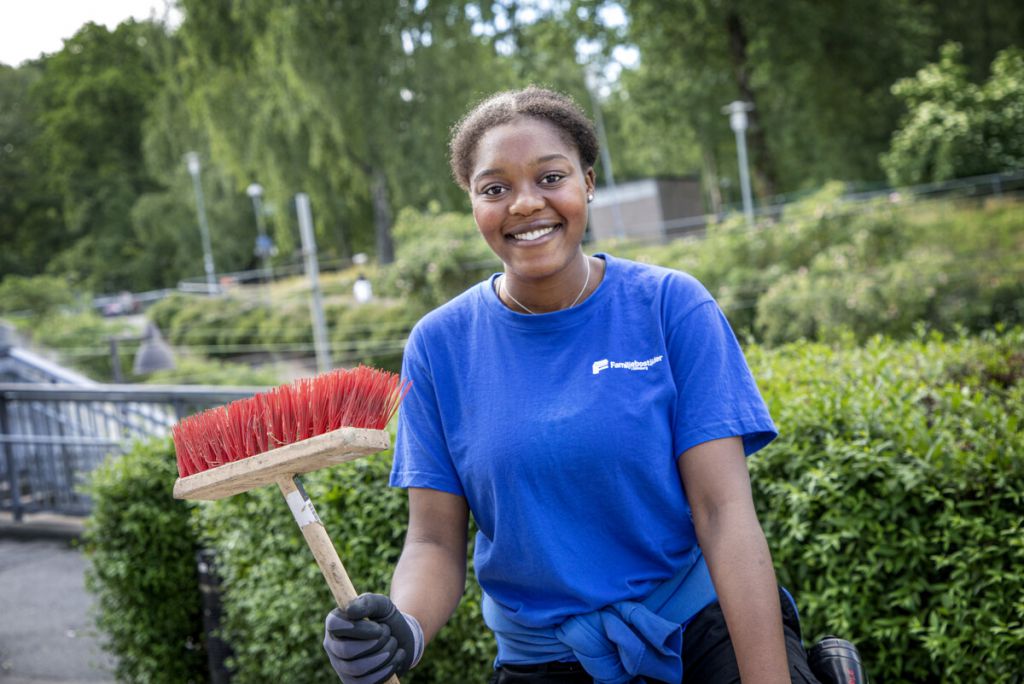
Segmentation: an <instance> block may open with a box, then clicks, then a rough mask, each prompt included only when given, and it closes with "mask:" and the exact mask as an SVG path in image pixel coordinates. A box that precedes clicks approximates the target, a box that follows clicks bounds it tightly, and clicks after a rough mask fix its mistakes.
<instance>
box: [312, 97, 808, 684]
mask: <svg viewBox="0 0 1024 684" xmlns="http://www.w3.org/2000/svg"><path fill="white" fill-rule="evenodd" d="M597 153H598V147H597V140H596V136H595V134H594V129H593V127H592V125H591V123H590V121H589V120H588V119H587V118H586V116H585V115H584V114H583V113H582V112H581V111H580V109H579V108H578V107H577V106H576V105H575V104H574V103H573V102H572V101H571V100H569V99H568V98H566V97H565V96H563V95H560V94H558V93H554V92H551V91H548V90H543V89H539V88H534V87H531V88H527V89H525V90H520V91H514V92H504V93H499V94H497V95H494V96H493V97H491V98H489V99H488V100H486V101H484V102H482V103H481V104H480V105H478V106H477V107H476V108H475V109H474V110H472V111H471V112H470V113H469V114H468V115H467V116H466V117H465V118H464V119H463V120H462V121H461V122H460V123H459V124H458V125H457V126H456V128H455V131H454V135H453V138H452V141H451V164H452V170H453V172H454V175H455V178H456V180H457V181H458V182H459V184H460V185H461V186H462V187H463V188H464V189H465V190H466V191H467V192H468V193H469V197H470V199H471V201H472V207H473V216H474V218H475V220H476V224H477V226H478V228H479V230H480V234H481V235H482V236H483V238H484V240H486V241H487V244H488V245H489V246H490V248H491V249H492V250H493V251H494V253H495V254H496V255H497V256H498V258H500V259H501V261H502V263H503V264H504V270H503V272H502V273H500V274H496V275H494V276H492V277H491V278H489V279H488V280H487V281H486V282H483V283H480V284H478V285H477V286H475V287H473V288H471V289H470V290H468V291H466V292H465V293H463V294H462V295H460V296H459V297H457V298H455V299H454V300H452V301H450V302H449V303H447V304H445V305H444V306H442V307H440V308H439V309H437V310H435V311H433V312H432V313H430V314H428V315H427V316H426V317H424V319H423V320H422V321H420V322H419V323H418V324H417V326H416V328H415V329H414V330H413V332H412V334H411V336H410V338H409V342H408V345H407V347H406V351H405V358H404V361H403V372H402V374H403V376H404V377H406V378H409V379H411V380H412V381H413V384H412V391H411V393H410V394H409V396H408V397H407V398H406V399H405V402H404V403H403V405H402V409H401V411H400V415H399V423H398V435H397V439H396V442H395V461H394V469H393V472H392V477H391V484H392V485H394V486H397V487H403V488H407V489H408V496H409V531H408V536H407V538H406V541H405V546H404V549H403V552H402V556H401V558H400V560H399V562H398V565H397V567H396V569H395V573H394V578H393V582H392V588H391V596H390V598H388V597H385V596H382V595H380V594H367V595H364V596H362V597H360V598H359V599H357V600H356V601H354V602H353V603H352V604H351V605H350V606H349V607H348V608H347V610H345V611H340V610H335V611H332V612H331V614H330V615H329V616H328V618H327V625H326V634H325V638H324V646H325V649H326V650H327V653H328V655H329V657H330V659H331V662H332V664H333V665H334V667H335V669H336V671H337V672H338V674H339V676H340V677H341V679H342V681H344V682H346V684H371V683H375V682H378V681H382V680H384V679H386V678H387V676H389V675H391V674H393V673H397V674H399V675H401V674H403V673H405V672H406V671H408V670H409V669H410V668H411V667H414V666H415V665H416V663H417V662H418V661H419V659H420V657H421V656H422V654H423V652H424V649H425V647H426V646H427V645H429V643H430V640H431V639H432V638H433V637H434V635H435V634H437V632H438V630H440V629H441V627H442V626H443V625H444V624H445V622H446V621H447V620H448V618H449V617H450V616H451V614H452V612H453V611H454V610H455V607H456V605H457V604H458V602H459V598H460V596H461V594H462V590H463V586H464V582H465V573H466V548H467V545H466V531H467V523H468V518H469V515H470V513H472V515H473V517H474V519H475V520H476V523H477V525H478V527H479V530H480V531H479V534H478V535H477V538H476V550H475V563H476V573H477V579H478V581H479V583H480V586H481V588H482V589H483V592H484V603H483V615H484V620H485V621H486V623H487V625H488V626H489V627H490V628H491V629H492V630H493V631H494V634H495V637H496V639H497V643H498V655H497V659H496V663H495V666H496V670H495V674H494V676H493V677H492V678H491V681H492V682H500V683H505V682H566V683H568V682H591V681H596V682H615V683H618V682H640V681H647V682H671V683H673V684H675V683H678V682H687V683H690V682H736V681H739V678H740V677H742V679H743V681H744V682H758V683H775V682H778V683H783V682H790V681H792V682H816V681H817V680H816V679H815V678H814V676H813V675H812V674H811V672H810V670H809V668H808V665H807V661H806V654H805V653H804V650H803V648H802V647H801V644H800V636H799V624H798V621H797V616H796V614H795V611H794V609H793V606H792V605H791V602H790V600H789V599H788V597H787V596H785V595H783V596H782V598H781V599H780V589H779V587H778V586H777V584H776V579H775V573H774V570H773V568H772V559H771V555H770V553H769V551H768V545H767V543H766V542H765V537H764V534H763V532H762V530H761V526H760V523H759V522H758V520H757V517H756V514H755V511H754V504H753V501H752V497H751V490H750V481H749V478H748V474H747V467H746V462H745V457H746V456H748V455H750V454H751V453H753V452H755V451H757V450H758V449H760V448H761V447H763V446H765V445H766V444H767V443H768V442H770V441H771V440H772V439H773V438H774V437H775V435H776V429H775V426H774V424H773V423H772V420H771V418H770V416H769V415H768V411H767V409H766V408H765V405H764V402H763V401H762V399H761V396H760V394H759V393H758V389H757V387H756V385H755V383H754V379H753V378H752V377H751V374H750V371H749V370H748V368H747V364H746V362H745V360H744V358H743V354H742V352H741V350H740V348H739V345H738V344H737V342H736V339H735V337H734V335H733V333H732V331H731V329H730V328H729V324H728V322H727V321H726V319H725V317H724V316H723V315H722V312H721V311H720V310H719V308H718V306H717V305H716V303H715V301H714V300H713V299H712V297H711V295H710V294H709V293H708V292H707V290H706V289H705V288H704V287H703V286H701V284H700V283H698V282H697V281H696V280H695V279H693V278H692V277H690V276H688V275H686V274H684V273H680V272H678V271H672V270H669V269H665V268H659V267H656V266H648V265H643V264H638V263H634V262H630V261H626V260H622V259H616V258H614V257H612V256H609V255H602V254H596V255H592V256H588V255H587V254H585V253H584V252H583V250H582V249H581V243H582V240H583V236H584V231H585V229H586V226H587V216H588V207H587V205H588V203H589V202H590V201H591V200H593V197H594V192H595V183H594V169H593V165H594V162H595V160H596V159H597Z"/></svg>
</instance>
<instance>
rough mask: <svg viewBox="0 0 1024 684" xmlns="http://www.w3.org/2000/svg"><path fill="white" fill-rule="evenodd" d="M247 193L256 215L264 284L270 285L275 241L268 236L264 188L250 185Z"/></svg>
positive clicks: (258, 251) (257, 248)
mask: <svg viewBox="0 0 1024 684" xmlns="http://www.w3.org/2000/svg"><path fill="white" fill-rule="evenodd" d="M245 193H246V194H247V195H249V198H250V199H252V210H253V213H255V214H256V232H257V235H256V256H258V257H259V258H260V263H261V264H262V266H263V274H262V278H263V282H264V283H269V282H270V279H271V277H272V275H273V272H272V271H271V265H270V257H271V256H273V254H274V241H273V240H271V239H270V236H269V235H267V226H266V223H265V222H264V214H263V186H262V185H260V184H259V183H250V184H249V187H247V188H246V189H245Z"/></svg>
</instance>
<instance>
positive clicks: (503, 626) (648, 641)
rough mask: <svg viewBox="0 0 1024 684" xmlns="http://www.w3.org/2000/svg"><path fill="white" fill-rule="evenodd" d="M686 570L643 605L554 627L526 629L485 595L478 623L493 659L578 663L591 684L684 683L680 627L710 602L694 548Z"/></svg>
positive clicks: (611, 608)
mask: <svg viewBox="0 0 1024 684" xmlns="http://www.w3.org/2000/svg"><path fill="white" fill-rule="evenodd" d="M687 561H688V562H687V563H685V564H684V569H683V570H681V571H680V572H679V573H677V574H676V575H675V576H674V577H672V578H671V579H669V580H666V581H665V582H663V583H662V584H661V585H659V586H658V587H657V588H656V589H655V590H654V591H653V592H652V593H651V594H650V595H649V596H648V597H647V598H645V599H644V600H643V601H619V602H616V603H612V604H609V605H607V606H604V607H602V608H600V609H598V610H595V611H591V612H589V613H584V614H581V615H574V616H572V617H570V618H568V619H567V620H565V621H564V622H563V623H562V624H560V625H558V626H557V627H553V628H531V627H525V626H523V625H521V624H519V623H517V622H515V621H514V620H513V619H511V618H509V617H508V616H507V615H506V613H505V612H504V611H502V610H501V608H500V606H498V605H497V604H496V603H495V602H494V601H493V600H492V599H491V598H490V597H489V596H488V595H487V594H484V601H483V613H484V620H485V621H486V622H487V624H488V626H489V627H490V628H491V629H492V630H493V631H494V634H495V637H496V638H497V640H498V661H499V662H501V663H507V664H527V663H537V662H550V661H558V660H562V661H564V660H573V659H575V660H578V661H579V663H580V664H581V665H582V666H583V667H584V669H586V671H587V673H588V674H589V675H590V676H591V677H593V678H594V681H595V682H596V684H627V683H632V682H639V681H642V680H643V679H655V680H660V681H665V682H678V681H682V677H683V656H682V653H683V630H684V628H685V626H686V623H687V622H689V621H690V620H691V619H692V618H693V616H694V615H696V614H697V613H698V612H699V611H700V610H701V609H702V608H704V607H705V606H707V605H708V604H709V603H711V602H713V601H714V600H715V599H716V594H715V590H714V586H713V585H712V583H711V575H710V574H709V572H708V568H707V564H706V563H705V562H704V557H703V555H702V554H701V552H700V550H699V549H697V548H695V549H694V550H693V551H692V552H691V554H690V557H689V558H687Z"/></svg>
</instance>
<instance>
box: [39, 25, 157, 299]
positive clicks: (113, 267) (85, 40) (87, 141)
mask: <svg viewBox="0 0 1024 684" xmlns="http://www.w3.org/2000/svg"><path fill="white" fill-rule="evenodd" d="M162 35H163V34H162V31H161V30H160V29H158V28H157V27H155V26H154V25H153V24H149V23H135V22H126V23H124V24H121V25H120V26H118V27H117V28H116V29H115V30H114V31H109V30H107V29H106V28H105V27H103V26H99V25H97V24H86V25H85V26H84V27H83V28H82V29H81V30H79V31H78V33H76V34H75V35H74V36H73V37H72V38H70V39H68V40H67V41H66V42H65V45H64V48H63V49H62V50H61V51H60V52H58V53H56V54H54V55H52V56H51V57H49V58H48V59H46V60H44V61H43V62H42V63H41V67H42V74H41V76H40V78H39V79H38V81H37V82H36V83H35V85H34V94H35V96H36V97H37V98H38V102H39V107H40V110H41V113H40V117H39V126H40V133H39V142H40V146H41V148H42V154H43V159H44V162H45V164H46V173H45V176H43V177H42V178H41V179H39V180H40V181H41V182H43V183H44V184H45V187H46V188H47V189H48V190H49V191H50V192H52V193H54V194H56V195H58V196H59V197H60V198H61V206H62V214H63V219H64V226H63V228H64V233H63V236H62V239H61V240H59V241H58V242H57V247H58V248H61V247H62V248H63V249H62V250H61V251H60V253H59V254H58V255H57V256H56V258H54V259H53V260H52V261H51V262H50V263H49V266H48V268H49V269H50V270H52V271H55V272H60V273H62V274H65V275H67V276H68V277H69V278H71V279H72V280H73V281H77V282H86V283H88V284H90V285H92V286H93V287H94V289H96V290H98V291H110V290H114V289H121V288H126V287H131V286H133V285H135V284H136V278H137V277H138V276H139V275H140V273H139V272H138V271H136V270H135V268H134V264H133V262H132V254H133V251H134V250H135V249H138V248H144V246H139V245H137V243H136V238H135V236H134V234H133V230H132V225H131V209H132V206H133V205H134V203H135V200H136V199H137V198H138V196H139V195H141V194H142V193H143V192H146V191H147V190H149V189H151V188H152V187H153V183H152V180H151V179H150V178H149V176H148V174H147V173H146V170H145V168H144V166H143V163H142V154H141V148H140V146H141V139H142V123H143V120H144V119H145V117H146V113H147V106H148V102H149V100H150V98H151V97H152V95H153V93H154V91H155V90H156V88H157V85H158V80H157V74H156V72H155V69H154V68H153V65H152V63H151V62H150V61H149V60H148V59H147V56H146V54H145V48H146V46H147V45H148V44H149V43H150V42H151V41H154V40H159V39H160V38H161V37H162Z"/></svg>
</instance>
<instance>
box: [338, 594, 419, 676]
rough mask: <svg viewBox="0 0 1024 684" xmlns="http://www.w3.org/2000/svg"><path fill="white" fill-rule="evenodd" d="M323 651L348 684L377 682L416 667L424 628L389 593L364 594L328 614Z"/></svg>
mask: <svg viewBox="0 0 1024 684" xmlns="http://www.w3.org/2000/svg"><path fill="white" fill-rule="evenodd" d="M324 650H325V651H327V657H328V658H330V661H331V665H332V666H333V667H334V671H335V672H337V673H338V676H339V677H340V678H341V681H342V682H344V683H345V684H378V683H379V682H383V681H385V680H387V679H388V678H389V677H391V676H392V675H396V676H401V675H403V674H405V673H406V672H408V671H409V670H410V669H412V668H413V667H415V666H416V663H418V662H419V660H420V657H421V656H422V655H423V630H422V629H421V628H420V624H419V622H417V621H416V618H414V617H412V616H411V615H406V614H404V613H402V611H400V610H398V608H396V607H395V604H394V603H392V602H391V599H389V598H388V597H387V596H384V595H382V594H363V595H361V596H359V597H358V598H356V599H354V600H353V601H352V602H351V603H349V604H348V606H347V607H346V608H345V610H341V609H340V608H335V609H334V610H332V611H331V612H330V613H328V615H327V620H326V625H325V628H324Z"/></svg>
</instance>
